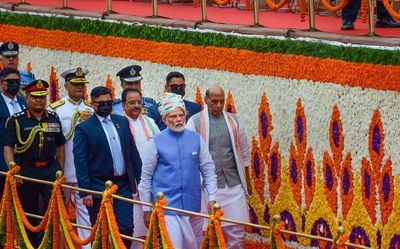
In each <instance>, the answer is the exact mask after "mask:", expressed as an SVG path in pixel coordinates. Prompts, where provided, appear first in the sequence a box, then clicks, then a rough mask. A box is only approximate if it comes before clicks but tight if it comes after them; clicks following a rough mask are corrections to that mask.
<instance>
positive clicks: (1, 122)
mask: <svg viewBox="0 0 400 249" xmlns="http://www.w3.org/2000/svg"><path fill="white" fill-rule="evenodd" d="M17 101H18V103H19V106H20V107H21V110H25V109H26V102H25V99H24V98H23V97H21V96H17ZM9 117H10V112H9V111H8V108H7V104H6V102H5V101H4V98H3V96H2V95H1V94H0V137H1V136H2V135H3V133H4V131H5V129H4V126H5V124H6V121H7V119H8V118H9ZM0 170H1V171H7V170H8V166H7V163H6V161H5V160H4V146H3V145H1V144H0ZM5 179H6V178H5V176H4V175H0V196H3V190H4V184H5Z"/></svg>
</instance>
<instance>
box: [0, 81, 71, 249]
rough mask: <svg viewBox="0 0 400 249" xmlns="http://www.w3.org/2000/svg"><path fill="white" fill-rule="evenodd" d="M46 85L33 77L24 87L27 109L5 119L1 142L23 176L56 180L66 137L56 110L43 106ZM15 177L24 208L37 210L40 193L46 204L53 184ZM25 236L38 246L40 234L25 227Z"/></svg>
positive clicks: (8, 161) (61, 165)
mask: <svg viewBox="0 0 400 249" xmlns="http://www.w3.org/2000/svg"><path fill="white" fill-rule="evenodd" d="M48 87H49V84H48V83H47V82H46V81H44V80H36V81H34V82H32V83H30V84H29V85H27V86H26V87H25V88H24V90H25V93H26V101H27V106H28V109H27V110H25V111H22V112H18V113H16V114H14V115H13V116H11V117H10V118H9V119H8V120H7V122H6V125H5V129H6V131H5V132H4V133H3V135H2V138H1V143H2V144H3V145H4V158H5V160H6V163H7V164H8V165H9V167H13V166H15V165H19V166H20V167H21V170H20V174H21V175H22V176H26V177H31V178H35V179H39V180H45V181H55V180H56V172H57V171H59V170H62V168H63V167H64V144H65V137H64V134H63V133H62V130H61V123H60V120H59V118H58V116H57V114H55V113H54V112H52V111H48V110H46V98H47V94H48V91H47V89H48ZM23 141H26V143H22V142H23ZM29 141H30V142H29ZM17 181H18V183H19V184H20V186H19V187H18V194H19V197H20V199H21V203H22V207H23V208H24V211H25V212H28V213H33V214H37V212H38V210H39V196H40V195H41V197H42V200H43V202H44V203H43V207H48V203H49V200H50V196H51V191H52V189H53V186H49V185H43V184H38V183H33V182H29V181H24V182H22V181H21V180H17ZM30 222H31V223H33V224H35V223H36V222H37V220H35V219H31V221H30ZM28 236H29V239H30V241H31V242H32V244H33V246H34V247H37V246H38V245H39V242H40V239H39V237H40V235H38V234H35V233H30V232H29V231H28Z"/></svg>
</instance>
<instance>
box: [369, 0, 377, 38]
mask: <svg viewBox="0 0 400 249" xmlns="http://www.w3.org/2000/svg"><path fill="white" fill-rule="evenodd" d="M368 4H369V11H368V35H369V36H375V8H374V6H375V0H368Z"/></svg>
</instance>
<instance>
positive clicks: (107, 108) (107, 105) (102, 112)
mask: <svg viewBox="0 0 400 249" xmlns="http://www.w3.org/2000/svg"><path fill="white" fill-rule="evenodd" d="M98 103H99V106H98V107H97V111H96V113H97V114H98V115H99V116H102V117H107V116H108V115H110V113H111V112H112V110H113V102H112V101H100V102H98Z"/></svg>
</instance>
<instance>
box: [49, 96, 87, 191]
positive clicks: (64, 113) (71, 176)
mask: <svg viewBox="0 0 400 249" xmlns="http://www.w3.org/2000/svg"><path fill="white" fill-rule="evenodd" d="M61 100H63V101H64V104H63V105H60V106H58V107H56V108H55V109H53V108H51V107H50V106H49V107H47V109H48V110H50V111H54V112H55V113H57V115H58V117H59V118H60V121H61V126H62V131H63V134H64V135H66V134H67V133H68V132H69V130H70V129H71V125H72V123H71V121H72V116H73V115H74V113H75V112H76V111H83V110H85V109H86V110H90V112H91V113H93V109H92V108H91V107H90V106H88V105H86V103H85V102H84V101H79V102H75V101H73V100H71V99H70V98H69V97H64V98H62V99H61ZM78 123H79V122H78ZM73 140H74V137H73V136H72V137H71V139H69V140H68V141H67V142H66V143H65V145H64V152H65V163H64V175H65V177H66V178H67V179H66V181H67V182H70V183H76V182H77V179H76V172H75V164H74V154H73V153H72V149H73V147H74V142H73Z"/></svg>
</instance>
